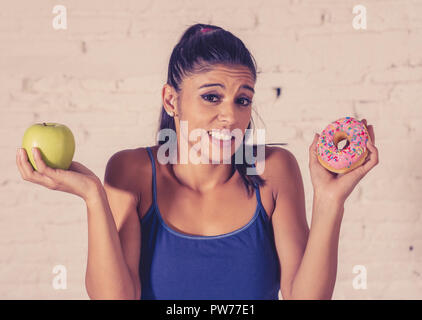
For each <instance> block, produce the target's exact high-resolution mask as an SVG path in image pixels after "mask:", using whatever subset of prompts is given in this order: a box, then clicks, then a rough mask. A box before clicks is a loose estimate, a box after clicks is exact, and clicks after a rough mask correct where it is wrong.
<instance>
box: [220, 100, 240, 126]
mask: <svg viewBox="0 0 422 320" xmlns="http://www.w3.org/2000/svg"><path fill="white" fill-rule="evenodd" d="M218 117H219V120H220V121H225V122H227V123H229V124H231V123H233V122H234V121H235V119H236V106H235V104H234V103H225V104H222V105H220V108H219V115H218Z"/></svg>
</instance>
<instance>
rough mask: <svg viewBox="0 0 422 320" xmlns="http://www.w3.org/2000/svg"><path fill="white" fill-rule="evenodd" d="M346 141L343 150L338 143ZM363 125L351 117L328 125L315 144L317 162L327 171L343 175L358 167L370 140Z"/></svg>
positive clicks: (363, 158) (364, 156) (366, 151)
mask: <svg viewBox="0 0 422 320" xmlns="http://www.w3.org/2000/svg"><path fill="white" fill-rule="evenodd" d="M344 139H347V143H346V145H345V146H344V147H343V149H341V150H339V149H338V143H339V142H340V141H342V140H344ZM370 139H371V138H370V137H369V134H368V130H367V128H366V127H365V125H364V124H363V123H362V122H360V121H359V120H356V119H354V118H352V117H345V118H341V119H338V120H336V121H334V122H332V123H330V124H329V125H328V126H327V127H326V128H325V129H324V130H323V131H322V133H321V134H320V136H319V139H318V144H317V156H318V160H319V162H320V163H321V165H323V166H324V167H325V168H326V169H327V170H330V171H332V172H336V173H345V172H348V171H350V170H353V169H354V168H356V167H358V166H360V165H361V164H362V163H363V161H364V160H365V158H366V156H367V155H368V150H367V148H366V142H367V141H368V140H370Z"/></svg>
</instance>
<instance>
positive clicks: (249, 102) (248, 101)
mask: <svg viewBox="0 0 422 320" xmlns="http://www.w3.org/2000/svg"><path fill="white" fill-rule="evenodd" d="M239 100H245V101H246V102H247V103H246V104H245V103H241V105H242V106H245V107H247V106H249V105H250V104H251V103H252V102H251V100H249V99H247V98H240V99H239Z"/></svg>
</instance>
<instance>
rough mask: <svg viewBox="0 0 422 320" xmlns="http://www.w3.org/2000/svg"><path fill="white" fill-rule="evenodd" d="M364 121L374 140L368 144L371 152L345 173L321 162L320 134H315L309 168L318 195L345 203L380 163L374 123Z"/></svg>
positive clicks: (310, 150)
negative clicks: (319, 155)
mask: <svg viewBox="0 0 422 320" xmlns="http://www.w3.org/2000/svg"><path fill="white" fill-rule="evenodd" d="M362 122H363V123H364V124H365V126H366V128H367V129H368V133H369V135H370V137H371V141H372V144H371V142H370V141H369V140H368V142H367V144H366V145H367V148H368V152H369V153H368V155H367V157H366V159H365V161H364V162H363V164H361V165H360V166H358V167H357V168H355V169H353V170H352V171H349V172H347V173H344V174H337V173H334V172H331V171H329V170H327V169H326V168H324V167H323V166H322V165H321V164H320V163H319V161H318V158H317V142H318V139H319V134H315V137H314V141H313V142H312V144H311V146H310V147H309V170H310V173H311V180H312V185H313V188H314V193H315V194H317V195H318V196H322V197H326V198H328V199H330V200H334V201H337V202H339V203H344V201H346V199H347V197H348V196H349V195H350V194H351V193H352V191H353V189H354V188H355V186H356V185H357V184H358V182H359V181H360V180H361V179H362V178H363V177H364V176H365V175H366V174H367V173H368V172H369V171H370V170H371V169H372V168H373V167H375V166H376V165H377V164H378V149H377V148H376V147H375V135H374V128H373V126H372V125H367V124H366V119H363V120H362Z"/></svg>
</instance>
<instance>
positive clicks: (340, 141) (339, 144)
mask: <svg viewBox="0 0 422 320" xmlns="http://www.w3.org/2000/svg"><path fill="white" fill-rule="evenodd" d="M349 144H350V142H349V139H348V138H347V134H346V133H345V132H342V131H339V132H336V133H335V134H334V145H335V146H336V148H337V150H339V151H341V150H343V149H345V148H347V147H348V146H349Z"/></svg>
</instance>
